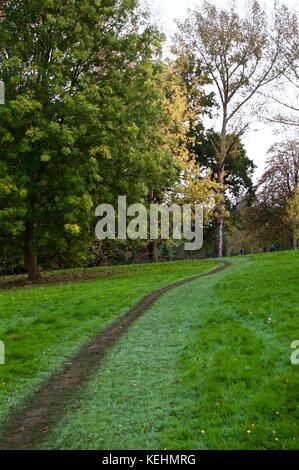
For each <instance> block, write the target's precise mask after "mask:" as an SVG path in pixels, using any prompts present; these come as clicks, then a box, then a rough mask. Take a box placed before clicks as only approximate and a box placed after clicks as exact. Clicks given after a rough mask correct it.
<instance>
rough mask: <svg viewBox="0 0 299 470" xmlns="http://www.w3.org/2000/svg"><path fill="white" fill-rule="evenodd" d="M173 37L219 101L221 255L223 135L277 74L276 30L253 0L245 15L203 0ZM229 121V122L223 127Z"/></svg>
mask: <svg viewBox="0 0 299 470" xmlns="http://www.w3.org/2000/svg"><path fill="white" fill-rule="evenodd" d="M178 26H179V33H178V35H177V40H178V41H180V42H181V44H182V45H183V46H182V47H185V48H186V49H187V50H191V51H192V52H193V53H194V54H196V55H197V57H198V58H199V59H200V60H201V62H202V64H203V65H204V66H205V67H206V69H207V71H208V73H209V76H210V78H211V80H212V83H213V84H214V86H215V91H216V93H217V96H218V98H219V103H220V106H221V130H220V136H221V138H220V145H219V148H218V149H217V158H218V161H219V170H218V175H217V181H218V183H219V185H220V193H219V196H220V198H219V200H220V203H219V205H218V207H217V208H216V217H215V227H216V229H215V238H216V254H217V256H218V257H220V256H222V255H223V225H224V221H225V197H224V193H225V184H224V178H225V170H224V167H225V162H226V159H227V153H228V150H229V138H228V136H229V134H234V135H236V136H240V135H242V133H243V131H244V128H246V123H245V126H244V125H236V124H235V123H236V119H237V118H238V117H240V111H241V110H242V109H243V108H244V106H245V105H246V104H248V103H249V102H250V101H251V100H252V99H253V97H254V96H255V95H256V94H257V93H258V92H259V90H261V88H262V87H264V86H265V85H267V84H269V83H270V82H272V81H274V80H275V79H277V77H278V76H279V75H280V73H281V66H280V65H281V64H280V58H281V42H280V37H281V31H280V29H279V28H274V26H273V23H272V24H269V22H268V21H267V18H266V15H265V12H264V11H263V10H262V8H261V6H260V4H259V2H258V1H256V0H252V1H250V2H249V4H248V8H247V11H246V14H245V15H244V16H240V15H239V14H238V13H237V8H236V4H235V3H232V4H231V6H230V7H229V8H227V9H222V8H219V9H218V8H217V7H216V6H215V5H214V4H213V3H210V2H208V1H205V2H204V3H203V4H202V5H201V6H200V7H198V8H197V9H196V10H195V11H193V12H190V14H189V18H188V19H187V20H186V21H184V22H178ZM229 126H230V127H229Z"/></svg>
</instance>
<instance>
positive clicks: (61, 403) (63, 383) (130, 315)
mask: <svg viewBox="0 0 299 470" xmlns="http://www.w3.org/2000/svg"><path fill="white" fill-rule="evenodd" d="M229 266H230V263H229V262H227V261H222V262H221V265H220V266H218V267H217V268H215V269H213V270H211V271H209V272H207V273H204V274H201V275H199V276H193V277H191V278H187V279H183V280H181V281H177V282H175V283H173V284H170V285H168V286H166V287H162V288H161V289H158V290H157V291H155V292H152V293H151V294H149V295H147V296H146V297H144V298H143V299H142V300H140V301H139V302H138V303H137V304H136V305H135V306H134V307H132V308H131V309H130V310H129V311H128V312H127V313H126V314H125V315H124V316H123V317H121V318H120V319H118V320H117V321H115V322H114V323H113V324H112V325H111V326H109V327H108V328H106V329H105V330H103V331H102V332H101V333H100V334H99V335H98V336H97V337H96V338H95V339H94V340H93V341H92V342H91V343H89V344H88V345H87V346H85V347H84V348H83V350H81V352H80V353H79V354H78V355H77V356H75V357H74V358H73V360H72V362H70V363H68V364H67V365H65V366H64V367H63V369H62V370H61V371H60V372H58V373H56V374H54V375H53V376H52V377H50V378H49V380H48V381H47V382H46V383H44V384H43V385H41V387H40V388H39V389H38V390H37V391H36V392H35V393H34V394H33V396H31V397H30V398H29V399H28V400H27V401H26V402H25V403H24V404H23V407H22V410H20V411H19V412H17V413H16V412H15V413H14V414H13V416H11V418H10V419H9V420H8V422H7V423H6V425H4V427H3V428H2V429H1V437H0V449H6V450H13V449H19V450H21V449H34V448H36V446H37V443H38V442H39V441H40V440H41V439H42V438H43V437H44V436H45V433H46V432H47V431H48V430H50V428H52V427H53V426H54V425H55V424H56V423H57V422H58V421H59V420H60V418H61V417H62V416H63V414H64V410H65V408H66V406H67V404H68V403H69V401H70V400H71V399H72V397H73V396H74V394H75V393H76V391H77V390H78V389H80V387H82V386H83V385H84V384H85V383H86V381H87V380H88V379H89V378H90V376H91V375H92V374H93V372H94V371H95V370H96V369H97V368H98V367H99V365H100V364H101V362H102V360H103V358H104V356H105V354H106V353H107V351H108V350H109V349H110V348H111V347H112V346H113V345H114V344H115V343H116V342H117V341H118V340H119V338H120V337H121V336H122V335H123V334H124V333H125V332H126V331H127V330H128V328H129V327H130V325H132V324H133V323H134V322H135V321H136V320H137V319H138V318H139V317H140V316H141V315H142V314H143V313H144V312H145V311H146V310H148V309H149V308H150V307H151V306H152V305H153V303H154V302H155V301H156V300H157V299H159V298H160V297H161V296H162V295H163V294H165V293H166V292H168V291H170V290H172V289H175V288H177V287H180V286H183V285H185V284H188V283H190V282H192V281H194V280H196V279H200V278H204V277H207V276H211V275H214V274H217V273H219V272H221V271H223V270H225V269H227V268H228V267H229Z"/></svg>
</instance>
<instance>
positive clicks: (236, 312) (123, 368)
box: [41, 252, 299, 449]
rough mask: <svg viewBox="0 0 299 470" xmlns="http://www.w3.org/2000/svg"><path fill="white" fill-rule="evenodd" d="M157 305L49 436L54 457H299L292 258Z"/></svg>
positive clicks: (282, 256)
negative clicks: (165, 453)
mask: <svg viewBox="0 0 299 470" xmlns="http://www.w3.org/2000/svg"><path fill="white" fill-rule="evenodd" d="M232 261H233V267H232V268H231V269H230V271H226V272H223V273H220V274H218V275H217V276H215V277H211V278H207V279H205V280H198V281H195V282H193V283H192V284H189V285H186V286H182V287H180V288H178V289H176V290H174V291H171V292H169V293H167V294H166V295H164V296H163V297H162V298H161V299H160V300H159V301H158V302H156V304H155V305H154V306H153V307H152V308H151V310H150V311H148V312H147V313H145V315H144V316H143V317H141V318H140V319H139V320H138V321H137V323H135V324H134V326H133V327H132V328H131V329H130V330H129V332H128V333H127V334H126V336H125V337H123V338H122V340H121V341H120V342H119V343H118V345H117V346H116V347H115V348H114V349H113V350H112V351H111V352H110V354H109V355H108V356H107V358H106V361H105V363H104V364H103V366H102V367H101V368H100V370H99V371H98V373H97V374H96V376H95V377H94V378H93V379H92V380H91V381H90V383H89V384H87V385H86V387H85V388H84V389H82V390H81V391H80V392H79V393H78V394H77V395H76V396H75V397H74V400H73V403H72V404H71V405H70V406H69V408H68V409H67V410H66V413H65V417H64V419H63V420H62V421H61V422H60V423H59V425H58V426H57V427H56V428H55V429H54V431H53V432H51V433H49V435H47V437H46V440H45V442H44V443H43V445H42V446H41V447H43V448H52V449H54V448H58V449H65V448H67V449H71V448H79V449H138V448H142V449H152V448H156V449H299V440H298V423H299V410H298V405H299V395H298V390H299V377H298V374H299V366H294V365H291V363H290V354H291V349H290V344H291V342H292V341H293V340H295V339H299V338H298V336H299V322H298V314H299V302H298V300H299V292H298V262H299V253H295V252H293V253H291V252H287V253H278V254H267V255H257V256H251V257H243V258H236V259H234V260H232Z"/></svg>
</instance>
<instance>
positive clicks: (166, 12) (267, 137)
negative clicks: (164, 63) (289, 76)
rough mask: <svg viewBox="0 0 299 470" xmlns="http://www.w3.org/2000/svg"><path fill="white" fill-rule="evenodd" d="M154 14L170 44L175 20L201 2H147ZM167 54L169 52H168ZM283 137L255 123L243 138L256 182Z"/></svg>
mask: <svg viewBox="0 0 299 470" xmlns="http://www.w3.org/2000/svg"><path fill="white" fill-rule="evenodd" d="M147 3H148V4H149V5H150V6H151V10H152V11H153V12H154V17H155V19H156V20H157V21H158V22H159V24H160V25H161V26H162V28H163V30H164V32H165V34H166V35H167V38H168V44H169V43H170V42H171V37H172V36H173V35H174V33H175V31H176V23H175V19H180V20H182V19H184V18H185V17H186V16H187V10H188V8H190V9H191V10H193V9H194V8H195V7H196V6H198V5H200V3H201V0H148V2H147ZM214 3H215V4H217V5H218V6H223V7H224V6H226V5H227V1H226V0H214ZM284 3H285V4H287V5H288V6H290V7H296V6H297V7H298V0H284ZM245 4H246V0H237V5H238V8H240V11H241V10H242V8H244V5H245ZM263 4H264V6H265V7H266V8H271V6H272V5H273V0H267V1H264V2H263ZM166 53H167V51H166ZM282 139H283V135H277V133H275V131H274V129H272V128H271V126H270V125H267V124H265V123H263V122H258V121H256V122H254V123H253V125H252V126H251V130H250V131H249V132H248V133H247V134H246V135H245V136H244V137H243V143H244V144H245V147H246V150H247V154H248V156H249V157H250V158H251V159H252V160H253V161H254V163H255V165H256V166H257V170H256V172H255V180H257V179H258V178H259V177H260V176H261V175H262V173H263V170H264V168H265V161H266V156H267V151H268V149H269V148H270V147H271V146H272V145H273V144H274V143H275V142H277V141H281V140H282Z"/></svg>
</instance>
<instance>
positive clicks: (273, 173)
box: [245, 140, 299, 246]
mask: <svg viewBox="0 0 299 470" xmlns="http://www.w3.org/2000/svg"><path fill="white" fill-rule="evenodd" d="M298 185H299V143H298V141H294V140H290V141H286V142H283V143H278V144H275V145H273V146H272V147H271V149H270V150H269V153H268V160H267V165H266V170H265V172H264V174H263V175H262V177H261V178H260V180H259V182H258V185H257V192H256V201H255V203H254V204H253V206H252V207H251V208H250V209H248V210H247V213H246V215H245V218H246V219H247V225H248V226H249V227H250V228H251V232H252V235H253V237H256V238H257V239H258V240H259V241H260V242H261V243H262V244H263V245H264V246H267V245H269V244H273V243H274V242H280V243H282V244H284V245H288V246H293V244H294V236H295V234H296V202H297V192H298ZM291 214H292V215H293V217H294V219H292V215H291Z"/></svg>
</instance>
